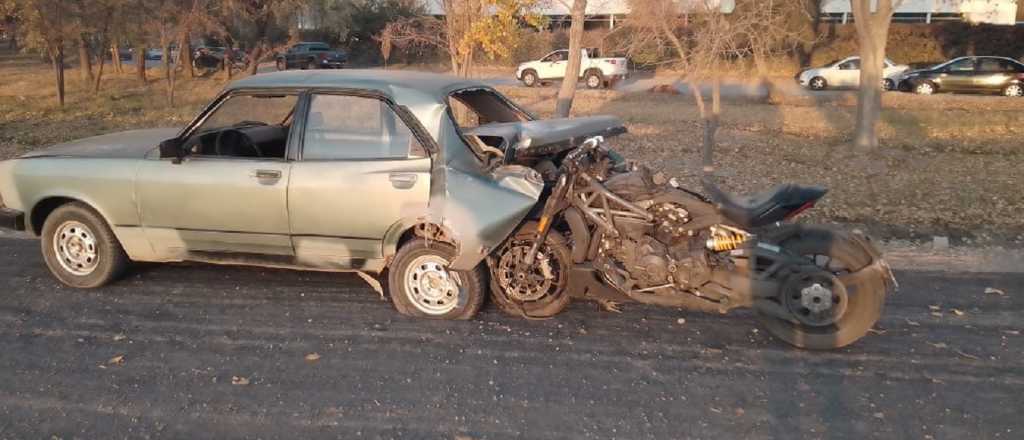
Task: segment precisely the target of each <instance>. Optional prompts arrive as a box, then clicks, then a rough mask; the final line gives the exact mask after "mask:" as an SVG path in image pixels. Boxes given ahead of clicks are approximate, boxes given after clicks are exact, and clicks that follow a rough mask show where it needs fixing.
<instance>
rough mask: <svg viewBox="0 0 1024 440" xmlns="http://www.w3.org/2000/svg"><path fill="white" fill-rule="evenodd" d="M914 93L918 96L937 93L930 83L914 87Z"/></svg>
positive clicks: (925, 82) (926, 82)
mask: <svg viewBox="0 0 1024 440" xmlns="http://www.w3.org/2000/svg"><path fill="white" fill-rule="evenodd" d="M914 93H917V94H918V95H931V94H933V93H935V86H934V85H933V84H932V83H930V82H928V81H924V82H922V83H919V84H918V85H916V86H914Z"/></svg>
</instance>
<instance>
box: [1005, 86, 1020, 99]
mask: <svg viewBox="0 0 1024 440" xmlns="http://www.w3.org/2000/svg"><path fill="white" fill-rule="evenodd" d="M1003 95H1006V96H1011V97H1019V96H1024V86H1022V85H1020V84H1010V85H1008V86H1006V88H1005V89H1003Z"/></svg>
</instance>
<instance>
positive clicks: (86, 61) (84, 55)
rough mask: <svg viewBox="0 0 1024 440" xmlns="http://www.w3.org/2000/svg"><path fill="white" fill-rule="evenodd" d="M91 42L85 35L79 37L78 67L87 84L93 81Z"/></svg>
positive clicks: (80, 76) (80, 75)
mask: <svg viewBox="0 0 1024 440" xmlns="http://www.w3.org/2000/svg"><path fill="white" fill-rule="evenodd" d="M89 52H90V51H89V42H88V41H86V39H85V35H84V34H83V35H80V36H79V37H78V69H79V72H78V74H79V78H81V79H82V81H83V82H85V83H86V84H90V83H92V55H91V54H90V53H89Z"/></svg>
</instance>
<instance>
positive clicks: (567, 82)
mask: <svg viewBox="0 0 1024 440" xmlns="http://www.w3.org/2000/svg"><path fill="white" fill-rule="evenodd" d="M559 1H560V2H562V5H563V6H565V7H566V9H570V11H571V12H570V14H571V15H572V24H571V25H569V65H568V66H566V68H565V77H564V78H562V87H560V88H559V89H558V99H556V100H555V117H558V118H567V117H569V112H570V111H571V110H572V102H573V100H574V99H575V98H576V85H577V82H579V78H580V64H581V63H582V62H583V56H582V52H583V22H584V20H586V12H587V0H573V2H572V7H571V8H570V6H569V4H568V3H566V2H564V1H563V0H559Z"/></svg>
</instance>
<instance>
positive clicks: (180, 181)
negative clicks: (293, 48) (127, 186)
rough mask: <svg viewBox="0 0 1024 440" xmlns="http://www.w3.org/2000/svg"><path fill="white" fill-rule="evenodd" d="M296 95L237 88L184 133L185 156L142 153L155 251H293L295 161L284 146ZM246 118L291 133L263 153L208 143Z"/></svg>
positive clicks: (144, 210)
mask: <svg viewBox="0 0 1024 440" xmlns="http://www.w3.org/2000/svg"><path fill="white" fill-rule="evenodd" d="M297 102H298V94H297V93H295V94H280V93H276V92H275V93H271V92H266V91H264V92H259V93H254V94H252V95H250V94H247V93H246V92H241V91H240V92H237V93H234V92H233V93H232V94H230V95H228V96H227V97H225V98H223V99H222V100H221V101H220V102H219V104H217V105H216V107H215V108H214V109H213V110H211V111H209V112H208V113H207V114H206V115H205V116H204V117H201V118H200V122H198V123H197V125H196V127H195V128H194V129H193V130H192V131H193V134H191V135H189V134H186V135H185V136H184V139H185V145H191V147H189V148H190V150H191V151H192V154H189V155H188V156H186V157H185V158H184V159H183V160H180V162H179V161H178V160H175V159H172V158H163V159H161V158H159V157H151V158H149V160H145V161H143V163H142V164H141V166H140V168H139V171H138V176H137V178H136V195H137V197H138V199H139V206H140V216H141V219H142V220H141V223H142V226H143V228H144V231H145V234H146V237H147V239H149V241H150V245H151V246H152V247H153V249H154V251H156V252H157V253H158V254H160V255H171V256H177V257H178V258H180V257H182V256H184V255H187V254H188V253H192V252H225V253H246V254H269V255H292V254H293V250H292V246H291V239H290V235H289V233H290V229H289V224H288V205H287V196H288V193H287V185H288V180H289V174H290V172H291V164H290V163H289V162H288V161H287V160H286V153H285V151H286V149H287V148H286V146H287V143H288V142H289V139H288V137H289V136H290V130H289V128H290V126H289V125H290V119H291V115H292V114H293V110H294V108H295V105H296V103H297ZM241 121H259V122H262V123H266V124H268V125H267V126H266V127H268V128H267V130H266V131H268V132H269V131H276V132H278V133H289V134H281V135H280V136H279V137H278V138H277V139H275V140H271V141H269V142H268V143H267V144H264V151H265V152H266V153H267V154H266V156H262V157H261V156H260V155H259V154H256V153H252V154H243V153H241V152H240V151H241V150H239V149H233V148H225V149H224V151H221V152H220V153H216V150H217V149H214V151H211V150H210V149H209V142H210V141H211V139H216V136H217V134H218V133H221V132H222V131H221V130H227V129H231V128H232V127H234V126H235V125H236V123H237V122H241ZM247 124H248V125H247V126H248V127H255V126H256V125H255V124H252V123H247ZM276 124H280V128H279V129H278V128H275V127H274V125H276ZM186 133H188V130H186ZM204 142H206V143H205V144H204ZM270 143H274V144H275V145H274V146H273V147H271V146H270ZM271 149H273V150H274V151H273V152H271V151H270V150H271ZM227 150H232V151H233V152H230V153H229V152H227Z"/></svg>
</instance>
